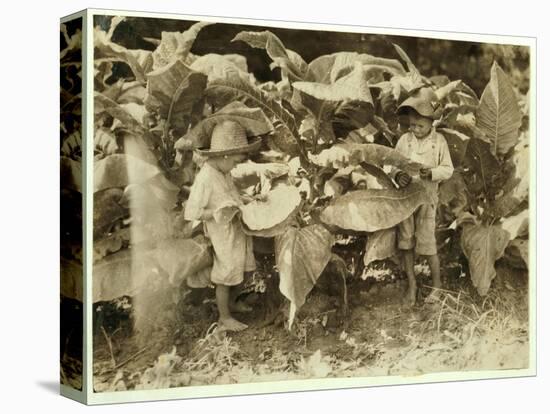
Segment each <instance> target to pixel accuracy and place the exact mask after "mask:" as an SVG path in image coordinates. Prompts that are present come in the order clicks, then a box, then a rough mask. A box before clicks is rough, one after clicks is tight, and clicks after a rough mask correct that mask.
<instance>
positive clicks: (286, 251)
mask: <svg viewBox="0 0 550 414" xmlns="http://www.w3.org/2000/svg"><path fill="white" fill-rule="evenodd" d="M333 243H334V236H333V235H332V234H331V233H330V232H329V231H328V230H327V229H325V228H324V227H323V226H321V225H319V224H314V225H310V226H307V227H304V228H296V227H289V228H287V230H286V231H285V233H283V234H282V235H280V236H277V237H276V238H275V259H276V263H277V268H278V269H279V275H280V283H279V289H280V290H281V293H282V294H283V295H284V296H285V297H286V298H287V299H288V300H290V316H289V328H290V327H292V323H293V321H294V316H295V314H296V311H297V310H298V309H299V308H300V307H301V306H302V305H303V304H304V303H305V300H306V296H307V294H308V293H309V292H310V291H311V289H312V288H313V286H315V283H316V282H317V279H318V278H319V276H320V275H321V273H322V272H323V270H324V268H325V267H326V265H327V263H328V262H329V260H330V257H331V248H332V245H333Z"/></svg>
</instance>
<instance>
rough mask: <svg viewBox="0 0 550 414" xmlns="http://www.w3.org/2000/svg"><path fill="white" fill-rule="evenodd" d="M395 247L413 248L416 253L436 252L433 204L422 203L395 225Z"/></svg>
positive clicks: (402, 248) (426, 254) (430, 253)
mask: <svg viewBox="0 0 550 414" xmlns="http://www.w3.org/2000/svg"><path fill="white" fill-rule="evenodd" d="M397 247H398V248H399V249H401V250H410V249H412V248H414V249H415V251H416V254H418V255H422V256H432V255H434V254H437V244H436V241H435V204H423V205H421V206H420V207H418V209H416V211H415V212H414V213H413V214H412V215H411V216H410V217H409V218H407V219H405V220H403V221H402V222H401V223H399V225H398V226H397Z"/></svg>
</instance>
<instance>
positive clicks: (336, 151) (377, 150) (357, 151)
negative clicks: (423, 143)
mask: <svg viewBox="0 0 550 414" xmlns="http://www.w3.org/2000/svg"><path fill="white" fill-rule="evenodd" d="M309 157H310V159H311V161H312V162H313V163H314V164H317V165H320V166H323V167H334V168H342V167H347V166H348V165H357V164H359V163H362V162H365V163H368V164H372V165H375V166H384V165H391V166H394V167H397V168H399V169H400V170H402V171H406V172H407V173H409V174H411V175H417V174H418V172H419V171H420V168H422V167H423V165H422V164H420V163H417V162H413V161H411V160H409V159H408V158H407V157H405V156H404V155H402V154H401V153H399V152H398V151H396V150H395V149H393V148H390V147H386V146H384V145H379V144H347V143H342V144H336V145H333V146H332V147H330V148H328V149H325V150H323V151H321V152H320V153H319V154H317V155H313V154H312V155H310V156H309Z"/></svg>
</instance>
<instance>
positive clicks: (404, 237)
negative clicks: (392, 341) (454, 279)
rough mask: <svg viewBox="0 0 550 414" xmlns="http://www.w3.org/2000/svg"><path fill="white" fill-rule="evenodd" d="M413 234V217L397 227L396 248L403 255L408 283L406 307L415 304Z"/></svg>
mask: <svg viewBox="0 0 550 414" xmlns="http://www.w3.org/2000/svg"><path fill="white" fill-rule="evenodd" d="M414 233H415V215H412V216H410V217H408V218H407V219H405V220H403V221H402V222H401V223H399V225H398V226H397V247H398V248H399V249H400V250H401V252H402V254H403V265H404V266H405V273H406V274H407V279H408V281H409V286H408V288H407V293H406V294H405V302H406V303H407V305H410V306H412V305H414V303H415V302H416V276H415V275H414V246H415V240H414Z"/></svg>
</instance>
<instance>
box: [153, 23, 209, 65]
mask: <svg viewBox="0 0 550 414" xmlns="http://www.w3.org/2000/svg"><path fill="white" fill-rule="evenodd" d="M211 24H214V23H212V22H198V23H195V24H194V25H193V26H191V27H190V28H189V29H187V30H186V31H185V32H162V34H161V40H160V44H159V45H158V47H157V48H156V49H155V51H154V52H153V55H152V56H153V69H154V70H157V69H159V68H161V67H163V66H166V65H168V64H170V63H172V62H173V61H174V60H182V61H185V60H186V58H187V57H188V55H189V52H191V48H192V47H193V43H194V42H195V40H196V39H197V36H198V35H199V33H200V31H201V30H202V29H203V28H204V27H206V26H209V25H211Z"/></svg>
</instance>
